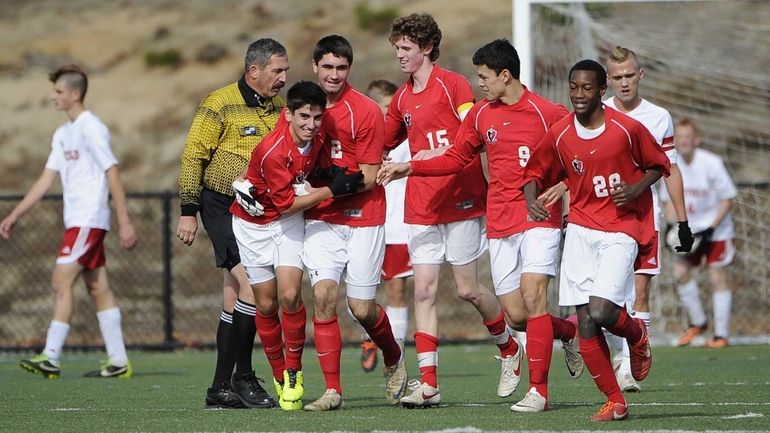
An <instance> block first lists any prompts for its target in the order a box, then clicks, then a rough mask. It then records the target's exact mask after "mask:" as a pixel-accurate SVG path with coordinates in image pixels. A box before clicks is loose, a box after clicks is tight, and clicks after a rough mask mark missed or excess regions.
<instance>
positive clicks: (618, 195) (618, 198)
mask: <svg viewBox="0 0 770 433" xmlns="http://www.w3.org/2000/svg"><path fill="white" fill-rule="evenodd" d="M635 185H636V184H634V185H629V184H627V183H625V182H618V183H616V184H614V185H612V187H611V188H610V196H611V197H612V201H614V202H615V204H616V205H618V206H624V205H627V204H629V203H631V202H632V201H634V200H635V199H636V197H638V196H639V193H640V191H638V188H636V187H635Z"/></svg>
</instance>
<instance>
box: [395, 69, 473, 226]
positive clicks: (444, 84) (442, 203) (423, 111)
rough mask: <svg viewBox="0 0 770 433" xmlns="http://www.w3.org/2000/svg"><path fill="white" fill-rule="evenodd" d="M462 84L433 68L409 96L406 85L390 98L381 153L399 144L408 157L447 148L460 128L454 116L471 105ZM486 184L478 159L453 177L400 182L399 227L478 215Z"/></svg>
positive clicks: (452, 74) (450, 74)
mask: <svg viewBox="0 0 770 433" xmlns="http://www.w3.org/2000/svg"><path fill="white" fill-rule="evenodd" d="M473 101H474V98H473V92H472V90H471V86H470V84H469V83H468V80H466V79H465V77H463V76H462V75H460V74H457V73H455V72H452V71H448V70H446V69H442V68H440V67H439V66H438V65H434V66H433V70H432V71H431V74H430V77H429V79H428V83H427V85H426V86H425V88H424V89H422V90H421V91H420V92H419V93H415V92H414V83H413V81H412V79H411V78H410V79H409V80H407V81H406V83H404V85H403V86H401V88H400V89H398V91H397V92H396V94H395V95H393V100H392V101H391V103H390V107H389V108H388V114H387V116H386V119H385V131H386V139H385V147H386V148H388V149H392V148H394V147H395V146H397V145H398V144H399V143H401V142H402V141H403V140H404V139H405V138H408V139H409V150H410V152H411V154H412V156H413V157H414V155H415V154H416V153H417V152H419V151H421V150H430V149H435V148H438V147H446V146H450V145H452V144H453V143H454V140H455V136H456V135H457V130H458V128H459V126H460V115H459V114H458V111H464V110H467V109H468V108H470V107H471V106H472V105H473ZM486 193H487V182H486V179H485V178H484V172H483V170H482V168H481V159H480V158H479V156H478V155H476V157H475V158H474V160H473V162H471V163H470V164H468V165H467V166H466V167H465V168H463V169H462V170H461V171H460V172H458V173H456V174H451V175H446V176H436V177H422V176H410V177H409V179H408V180H407V182H406V203H405V206H404V222H406V223H408V224H422V225H435V224H446V223H450V222H454V221H463V220H468V219H472V218H478V217H480V216H483V215H484V211H485V201H486Z"/></svg>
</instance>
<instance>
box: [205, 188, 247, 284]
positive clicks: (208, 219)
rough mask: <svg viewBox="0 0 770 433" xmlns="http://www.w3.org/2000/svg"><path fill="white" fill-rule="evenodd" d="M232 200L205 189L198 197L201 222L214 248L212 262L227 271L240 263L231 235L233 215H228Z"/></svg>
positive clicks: (233, 237) (236, 244) (235, 243)
mask: <svg viewBox="0 0 770 433" xmlns="http://www.w3.org/2000/svg"><path fill="white" fill-rule="evenodd" d="M234 200H235V199H234V198H233V197H232V196H229V195H224V194H221V193H218V192H216V191H212V190H210V189H206V188H203V190H202V191H201V195H200V214H201V220H202V221H203V227H204V228H205V229H206V232H207V233H208V235H209V239H211V244H212V245H213V246H214V260H215V262H216V265H217V267H218V268H225V269H227V270H228V271H229V270H230V269H232V268H234V267H235V266H236V265H237V264H238V263H240V262H241V256H240V254H238V243H237V242H236V241H235V235H234V234H233V215H232V214H231V213H230V205H231V204H233V201H234Z"/></svg>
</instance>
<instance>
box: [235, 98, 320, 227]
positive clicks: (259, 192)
mask: <svg viewBox="0 0 770 433" xmlns="http://www.w3.org/2000/svg"><path fill="white" fill-rule="evenodd" d="M281 117H283V113H281ZM289 128H290V126H289V124H288V123H287V122H285V121H280V122H278V123H277V124H276V127H275V129H274V130H273V132H271V133H270V134H268V135H267V136H266V137H265V138H264V139H262V141H261V142H260V143H259V146H257V147H255V148H254V151H253V152H252V153H251V159H249V165H248V168H247V169H246V178H247V179H248V180H249V181H250V182H251V184H252V185H254V189H255V192H254V194H253V196H254V198H255V199H256V200H257V201H258V202H259V203H261V204H262V206H264V208H265V214H264V215H261V216H258V217H254V216H251V215H249V214H247V213H246V211H244V210H243V208H242V207H241V206H240V205H239V204H238V203H237V202H233V204H232V205H231V206H230V213H232V214H233V215H235V216H237V217H238V218H241V219H244V220H246V221H250V222H253V223H256V224H267V223H269V222H271V221H274V220H277V219H278V218H280V217H281V212H283V211H285V210H286V209H288V208H290V207H291V205H292V204H294V187H293V186H292V185H293V184H304V183H305V178H306V177H307V175H308V174H309V173H310V171H311V170H312V169H313V167H314V166H315V162H316V159H317V158H318V154H319V153H320V152H321V150H322V149H323V147H324V142H325V138H324V135H323V134H322V133H320V132H319V133H318V134H316V136H315V138H314V139H313V141H312V142H311V143H310V147H309V148H307V149H304V152H302V153H300V149H299V148H298V147H297V145H296V144H295V143H294V138H292V136H291V133H290V132H289Z"/></svg>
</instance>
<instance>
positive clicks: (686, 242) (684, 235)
mask: <svg viewBox="0 0 770 433" xmlns="http://www.w3.org/2000/svg"><path fill="white" fill-rule="evenodd" d="M677 234H678V235H679V246H677V247H676V248H674V249H675V250H676V252H678V253H689V252H690V250H692V244H693V242H695V238H694V237H693V235H692V231H691V230H690V225H689V224H688V223H687V221H679V227H678V230H677Z"/></svg>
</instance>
